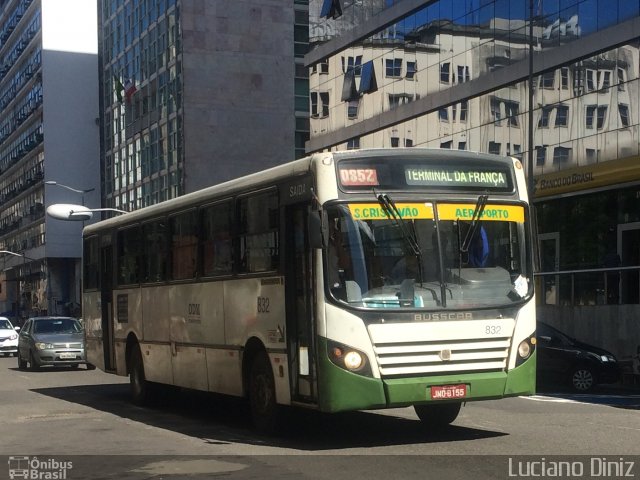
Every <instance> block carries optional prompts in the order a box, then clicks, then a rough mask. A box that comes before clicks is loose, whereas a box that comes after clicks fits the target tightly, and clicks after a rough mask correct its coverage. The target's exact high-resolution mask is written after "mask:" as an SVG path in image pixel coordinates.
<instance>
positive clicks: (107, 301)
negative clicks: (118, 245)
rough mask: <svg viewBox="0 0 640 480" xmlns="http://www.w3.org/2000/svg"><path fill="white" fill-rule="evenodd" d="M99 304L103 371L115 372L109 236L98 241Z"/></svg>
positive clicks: (111, 254) (111, 255)
mask: <svg viewBox="0 0 640 480" xmlns="http://www.w3.org/2000/svg"><path fill="white" fill-rule="evenodd" d="M100 292H101V293H100V302H101V305H102V347H103V351H104V369H105V371H115V369H116V358H115V345H114V338H113V245H112V242H111V236H110V235H104V236H103V237H102V238H101V241H100Z"/></svg>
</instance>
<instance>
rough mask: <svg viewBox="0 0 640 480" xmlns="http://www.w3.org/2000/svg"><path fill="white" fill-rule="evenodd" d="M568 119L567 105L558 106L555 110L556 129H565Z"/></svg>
mask: <svg viewBox="0 0 640 480" xmlns="http://www.w3.org/2000/svg"><path fill="white" fill-rule="evenodd" d="M568 117H569V107H568V106H567V105H560V106H559V107H558V108H557V109H556V124H555V125H556V127H566V126H567V123H568Z"/></svg>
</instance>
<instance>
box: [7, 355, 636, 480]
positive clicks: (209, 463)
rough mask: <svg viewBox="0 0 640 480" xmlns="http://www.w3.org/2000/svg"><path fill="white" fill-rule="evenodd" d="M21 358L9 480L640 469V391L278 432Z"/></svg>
mask: <svg viewBox="0 0 640 480" xmlns="http://www.w3.org/2000/svg"><path fill="white" fill-rule="evenodd" d="M16 367H17V361H16V359H15V358H13V357H11V358H0V401H1V404H2V409H3V415H2V416H1V417H0V432H4V433H3V434H2V435H0V455H5V458H6V460H7V463H5V465H7V467H6V470H5V468H4V467H3V466H2V465H0V479H1V478H4V475H5V474H6V478H9V474H10V473H11V472H13V473H14V475H15V474H16V472H18V474H19V473H20V472H21V471H22V470H20V465H22V467H21V468H24V465H25V463H28V462H34V463H33V465H32V466H34V467H38V468H37V469H36V470H38V469H39V471H40V472H41V473H42V472H44V473H48V474H49V476H48V478H52V477H51V473H52V472H53V470H55V468H57V467H60V465H62V462H71V464H72V468H68V469H66V470H65V469H61V468H58V470H57V471H58V472H62V470H65V471H64V474H65V477H64V478H66V479H75V478H78V479H80V478H82V479H84V478H91V479H93V478H96V479H98V478H105V479H111V478H127V479H128V478H131V479H137V478H171V479H174V478H176V479H177V478H198V479H200V478H216V477H218V476H224V477H231V478H256V479H258V478H261V479H264V478H278V479H280V478H285V479H286V478H296V479H300V478H310V479H311V478H313V479H316V478H317V479H320V478H331V479H334V478H342V477H347V478H370V479H377V478H385V479H390V478H421V479H424V478H443V479H449V478H461V479H463V478H473V479H474V480H477V479H482V478H509V477H513V476H527V475H522V473H527V472H529V473H531V472H532V471H531V470H526V469H527V468H529V463H527V462H534V463H533V464H532V465H534V470H533V472H534V473H535V466H536V465H538V466H540V465H542V464H544V462H547V463H546V464H544V465H546V466H547V467H548V466H549V465H551V463H550V462H552V461H553V459H558V460H560V461H562V460H566V461H569V459H570V460H571V462H574V463H571V464H570V465H573V466H575V467H578V466H579V465H583V475H581V476H582V477H585V476H586V475H585V472H586V471H591V470H593V469H594V468H595V469H596V471H591V473H595V474H596V475H595V476H598V477H601V478H622V477H624V475H621V476H617V477H613V476H611V475H605V474H606V473H611V469H613V468H614V467H619V468H618V470H617V473H621V472H622V469H623V468H624V467H626V466H627V463H628V462H632V463H633V468H634V469H633V470H632V471H631V473H634V474H635V476H636V477H640V413H639V412H638V410H639V409H640V392H635V393H634V392H620V391H617V390H603V391H600V392H598V393H596V394H593V395H568V394H554V393H553V392H547V393H545V394H544V395H537V396H534V397H522V398H511V399H504V400H497V401H487V402H478V403H470V404H468V405H467V406H466V407H464V408H463V410H462V412H461V414H460V416H459V417H458V419H457V420H456V422H455V423H454V424H453V426H452V427H451V428H450V429H448V430H446V431H444V432H430V431H428V430H426V429H425V428H424V426H423V425H422V424H421V423H420V421H419V420H418V419H417V417H416V416H415V414H414V413H413V410H412V409H394V410H386V411H378V412H354V413H349V414H339V415H325V414H319V413H317V412H311V411H297V410H291V411H289V412H288V413H289V415H288V422H287V425H286V426H285V428H284V429H283V431H282V433H281V435H278V436H276V437H267V436H262V435H259V434H257V433H255V432H254V431H253V430H252V428H251V424H250V422H249V418H248V413H247V406H246V405H245V404H244V403H243V402H241V401H238V400H236V399H229V398H225V397H220V396H215V395H210V394H204V393H198V392H181V393H179V394H171V395H167V396H166V397H164V398H162V399H159V401H158V405H157V406H154V407H153V408H141V407H136V406H133V405H132V404H131V403H130V402H129V397H128V380H127V379H126V378H124V377H116V376H113V375H108V374H105V373H103V372H100V371H99V370H95V371H87V370H85V369H84V368H80V369H77V370H67V369H41V370H40V371H36V372H31V371H19V370H17V368H16ZM636 456H637V457H636ZM34 458H37V462H36V461H34ZM20 459H22V460H20ZM25 459H26V460H25ZM521 461H523V462H525V463H521ZM20 462H22V464H21V463H20ZM40 462H43V463H40ZM47 462H48V463H47ZM56 462H58V463H56ZM509 462H511V463H509ZM535 462H538V463H535ZM541 462H543V463H541ZM594 462H595V463H594ZM636 464H637V467H636ZM16 465H17V466H18V468H13V469H12V470H10V469H11V468H12V467H16ZM63 466H64V465H63ZM606 468H608V469H609V471H605V470H606ZM47 469H48V470H47ZM518 469H519V470H518ZM597 469H600V470H597ZM32 470H33V469H32ZM512 473H516V474H517V475H512ZM574 473H575V472H574ZM613 473H616V472H613ZM622 473H624V472H622ZM30 474H31V473H30ZM598 474H599V475H598ZM36 475H37V474H36ZM60 475H62V474H61V473H60ZM529 476H531V475H529ZM30 478H31V477H30ZM39 478H47V476H46V475H41V476H40V477H39ZM53 478H62V477H53ZM587 478H588V477H587Z"/></svg>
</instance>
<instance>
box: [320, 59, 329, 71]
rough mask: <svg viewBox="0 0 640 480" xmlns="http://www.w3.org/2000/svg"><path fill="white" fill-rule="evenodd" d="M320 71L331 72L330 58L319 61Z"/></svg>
mask: <svg viewBox="0 0 640 480" xmlns="http://www.w3.org/2000/svg"><path fill="white" fill-rule="evenodd" d="M319 65H320V73H329V60H323V61H322V62H320V63H319Z"/></svg>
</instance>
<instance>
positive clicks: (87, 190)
mask: <svg viewBox="0 0 640 480" xmlns="http://www.w3.org/2000/svg"><path fill="white" fill-rule="evenodd" d="M44 183H45V184H46V185H54V186H56V187H62V188H66V189H67V190H71V191H72V192H76V193H79V194H80V195H82V205H84V194H85V193H89V192H93V191H94V190H95V188H87V189H80V188H73V187H70V186H69V185H64V184H62V183H58V182H56V181H55V180H47V181H46V182H44Z"/></svg>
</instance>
